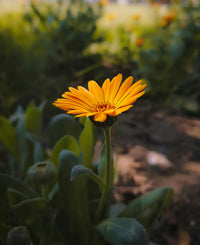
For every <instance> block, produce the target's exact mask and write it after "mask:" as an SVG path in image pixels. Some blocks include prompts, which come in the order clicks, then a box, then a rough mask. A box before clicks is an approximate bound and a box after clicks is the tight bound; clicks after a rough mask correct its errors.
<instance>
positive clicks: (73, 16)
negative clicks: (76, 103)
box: [0, 1, 101, 114]
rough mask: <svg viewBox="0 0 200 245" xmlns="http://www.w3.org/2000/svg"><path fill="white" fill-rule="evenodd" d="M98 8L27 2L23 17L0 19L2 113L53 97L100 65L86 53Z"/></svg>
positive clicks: (6, 16) (92, 55)
mask: <svg viewBox="0 0 200 245" xmlns="http://www.w3.org/2000/svg"><path fill="white" fill-rule="evenodd" d="M100 14H101V8H100V6H99V5H98V4H96V5H94V6H91V5H90V4H88V3H86V2H85V1H77V2H74V1H71V2H70V1H69V2H68V4H67V5H66V3H64V2H62V1H59V2H55V3H53V4H47V3H42V2H41V3H40V4H34V3H32V4H31V5H30V7H29V8H25V9H24V11H23V12H22V13H17V14H16V13H13V14H12V13H9V14H4V15H2V17H1V18H0V26H1V31H0V45H1V51H0V62H1V64H0V81H1V91H0V98H1V101H0V102H1V103H0V104H1V110H3V111H4V114H8V113H7V111H8V109H11V108H13V107H14V105H15V104H16V103H22V104H26V103H28V102H29V101H30V98H31V99H33V98H34V99H35V100H36V101H42V99H44V98H46V97H50V96H52V97H54V96H55V94H56V92H57V91H59V90H60V89H63V87H64V86H65V87H66V83H67V82H68V83H69V82H71V81H73V80H75V79H77V78H79V77H80V74H81V76H84V74H85V72H88V70H92V69H94V68H95V67H96V66H98V65H99V63H100V60H101V57H100V56H98V55H95V54H90V53H88V52H87V49H88V46H89V45H90V44H91V43H95V42H98V41H99V40H97V39H96V38H94V32H95V30H96V21H97V19H98V18H99V16H100Z"/></svg>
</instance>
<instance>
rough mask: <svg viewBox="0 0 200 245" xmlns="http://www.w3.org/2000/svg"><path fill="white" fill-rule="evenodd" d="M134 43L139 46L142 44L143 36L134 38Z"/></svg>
mask: <svg viewBox="0 0 200 245" xmlns="http://www.w3.org/2000/svg"><path fill="white" fill-rule="evenodd" d="M135 43H136V45H137V46H139V47H140V46H142V45H143V44H144V39H143V38H138V39H136V41H135Z"/></svg>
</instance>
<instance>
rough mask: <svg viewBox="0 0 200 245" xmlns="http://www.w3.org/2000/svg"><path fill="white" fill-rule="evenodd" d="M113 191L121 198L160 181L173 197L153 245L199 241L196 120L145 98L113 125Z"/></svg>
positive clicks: (199, 128) (198, 126)
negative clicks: (114, 178) (116, 177)
mask: <svg viewBox="0 0 200 245" xmlns="http://www.w3.org/2000/svg"><path fill="white" fill-rule="evenodd" d="M113 142H114V143H113V146H114V150H115V164H116V165H117V167H118V179H117V181H116V185H115V190H114V196H115V199H116V200H118V201H123V202H125V203H127V202H129V201H130V200H132V199H133V198H136V197H138V196H140V195H141V194H144V193H146V192H148V191H150V190H153V189H155V188H157V187H161V186H170V187H173V189H174V197H173V201H172V203H171V205H170V206H169V207H168V210H167V211H166V213H165V215H164V216H163V217H162V218H161V220H160V222H159V225H158V226H157V228H156V230H155V234H153V236H152V241H154V243H155V244H157V245H189V244H190V245H199V244H200V234H199V231H200V119H197V118H192V119H191V118H188V117H186V116H183V115H177V114H176V115H174V114H172V113H170V112H169V111H168V110H166V109H163V108H159V106H157V105H156V104H152V103H150V102H149V101H147V102H142V103H138V104H137V105H136V106H135V108H134V109H132V110H130V111H129V112H127V113H124V114H123V115H121V117H120V121H119V123H118V124H117V125H116V126H115V127H114V128H113Z"/></svg>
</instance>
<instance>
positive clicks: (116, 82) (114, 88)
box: [108, 74, 122, 103]
mask: <svg viewBox="0 0 200 245" xmlns="http://www.w3.org/2000/svg"><path fill="white" fill-rule="evenodd" d="M121 81H122V74H118V75H117V76H116V77H114V78H113V79H112V81H111V83H110V88H109V93H110V95H109V98H108V101H109V102H110V103H113V100H114V98H115V96H116V94H117V92H118V89H119V86H120V84H121Z"/></svg>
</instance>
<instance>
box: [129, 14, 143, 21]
mask: <svg viewBox="0 0 200 245" xmlns="http://www.w3.org/2000/svg"><path fill="white" fill-rule="evenodd" d="M141 16H142V15H141V14H134V15H132V16H131V19H132V20H139V19H140V18H141Z"/></svg>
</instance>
